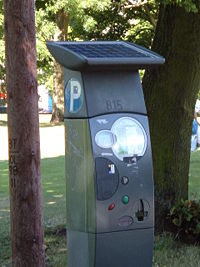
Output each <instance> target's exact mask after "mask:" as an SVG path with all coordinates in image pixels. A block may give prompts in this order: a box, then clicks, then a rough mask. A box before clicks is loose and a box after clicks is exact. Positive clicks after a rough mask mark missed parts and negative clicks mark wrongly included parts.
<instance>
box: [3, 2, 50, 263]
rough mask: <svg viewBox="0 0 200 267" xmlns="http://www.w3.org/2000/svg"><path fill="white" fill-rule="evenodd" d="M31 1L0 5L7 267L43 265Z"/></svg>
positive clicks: (36, 98)
mask: <svg viewBox="0 0 200 267" xmlns="http://www.w3.org/2000/svg"><path fill="white" fill-rule="evenodd" d="M34 3H35V1H34V0H25V1H22V0H15V1H11V0H5V1H4V10H5V11H4V12H5V42H6V87H7V97H8V135H9V175H10V210H11V238H12V266H30V267H31V266H38V267H41V266H45V255H44V245H43V242H44V234H43V223H42V191H41V171H40V141H39V118H38V94H37V71H36V70H37V66H36V40H35V14H34V13H35V12H34V11H35V7H34Z"/></svg>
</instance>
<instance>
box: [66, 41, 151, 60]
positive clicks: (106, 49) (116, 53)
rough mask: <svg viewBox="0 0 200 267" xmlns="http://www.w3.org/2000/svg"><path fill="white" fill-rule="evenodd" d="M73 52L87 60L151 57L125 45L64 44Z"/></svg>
mask: <svg viewBox="0 0 200 267" xmlns="http://www.w3.org/2000/svg"><path fill="white" fill-rule="evenodd" d="M62 46H63V47H66V48H68V49H70V50H72V51H73V52H75V53H77V54H80V55H83V56H85V57H87V58H120V57H123V58H124V57H125V58H132V57H137V58H138V57H149V56H148V55H146V54H145V53H140V52H138V51H136V50H135V49H134V48H131V47H130V48H129V47H127V46H126V45H123V44H105V43H104V44H96V43H94V44H80V43H77V44H63V45H62Z"/></svg>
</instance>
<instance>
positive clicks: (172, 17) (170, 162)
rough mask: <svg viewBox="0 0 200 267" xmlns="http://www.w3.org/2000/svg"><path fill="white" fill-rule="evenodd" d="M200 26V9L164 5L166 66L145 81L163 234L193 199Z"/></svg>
mask: <svg viewBox="0 0 200 267" xmlns="http://www.w3.org/2000/svg"><path fill="white" fill-rule="evenodd" d="M189 2H190V1H188V2H187V1H184V2H183V3H184V4H188V3H189ZM183 3H182V4H183ZM199 25H200V10H199V6H194V5H193V4H191V5H186V6H184V7H182V6H180V5H176V4H165V5H161V6H160V12H159V17H158V24H157V28H156V34H155V38H154V42H153V46H152V50H154V51H156V52H158V53H160V54H161V55H163V56H164V57H165V59H166V63H165V65H164V66H163V67H160V68H157V69H154V70H150V71H148V72H146V73H145V76H144V79H143V85H144V95H145V100H146V105H147V110H148V115H149V122H150V131H151V141H152V149H153V162H154V179H155V203H156V225H157V229H160V230H162V229H163V228H164V227H165V226H166V223H167V220H166V216H167V214H168V213H169V209H170V208H171V207H172V206H173V204H174V203H175V202H177V201H179V200H180V199H181V198H183V199H187V198H188V173H189V163H190V138H191V129H192V119H193V114H194V105H195V101H196V97H197V93H198V91H199V86H200V72H199V67H200V66H199V63H200V47H199V42H200V27H199Z"/></svg>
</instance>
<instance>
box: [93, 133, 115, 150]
mask: <svg viewBox="0 0 200 267" xmlns="http://www.w3.org/2000/svg"><path fill="white" fill-rule="evenodd" d="M95 142H96V144H97V145H98V146H100V147H102V148H111V147H112V146H113V145H114V143H115V137H114V135H113V134H112V132H111V131H109V130H102V131H100V132H98V133H97V134H96V136H95Z"/></svg>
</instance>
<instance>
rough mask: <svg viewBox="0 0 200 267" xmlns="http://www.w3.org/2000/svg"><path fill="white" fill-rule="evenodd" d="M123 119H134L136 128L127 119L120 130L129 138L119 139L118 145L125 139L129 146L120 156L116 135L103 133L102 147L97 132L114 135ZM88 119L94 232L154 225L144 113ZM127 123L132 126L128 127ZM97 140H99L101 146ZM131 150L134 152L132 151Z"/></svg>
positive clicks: (147, 131) (150, 162)
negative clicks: (93, 188) (91, 149)
mask: <svg viewBox="0 0 200 267" xmlns="http://www.w3.org/2000/svg"><path fill="white" fill-rule="evenodd" d="M123 118H126V119H127V118H128V120H130V121H133V122H136V123H137V124H138V129H135V128H134V127H132V124H126V122H125V124H124V127H125V128H124V131H123V129H119V132H120V131H121V132H122V135H123V134H124V136H126V134H127V133H128V138H130V140H129V141H128V142H127V140H120V142H121V144H123V141H124V149H125V147H126V145H127V144H129V143H130V148H129V147H127V148H126V150H127V151H128V152H127V151H126V153H124V151H122V155H123V156H119V155H117V154H116V150H115V146H116V144H117V142H118V141H117V139H119V136H117V135H116V136H115V137H114V138H113V140H112V138H110V137H108V138H107V136H106V135H103V136H102V139H103V138H104V137H105V139H106V141H105V143H106V145H107V146H104V144H105V143H104V142H103V141H102V140H101V138H100V139H99V137H98V135H99V133H102V132H103V131H106V132H107V133H108V132H111V133H113V134H114V135H115V134H116V131H115V130H116V129H114V128H116V122H118V121H120V120H123ZM89 122H90V131H91V137H92V147H93V157H94V161H95V170H96V174H95V176H96V178H95V179H96V181H95V185H96V232H97V233H106V232H112V231H124V230H131V229H141V228H151V227H153V226H154V206H153V174H152V155H151V145H150V139H149V127H148V119H147V116H143V115H137V114H128V113H125V114H112V115H104V116H98V117H95V118H92V119H90V120H89ZM113 125H114V127H113ZM128 125H129V126H131V128H130V129H129V128H128ZM134 125H135V124H133V126H134ZM120 127H121V126H120ZM139 130H140V131H141V132H139ZM126 131H127V133H126ZM106 132H105V133H106ZM139 134H140V135H141V136H139ZM131 135H132V139H131ZM142 135H143V137H142ZM97 137H98V138H97ZM126 137H127V136H126ZM139 138H140V140H139ZM142 138H144V139H142ZM107 139H108V140H107ZM125 139H126V138H125ZM97 140H101V142H103V146H101V143H100V144H99V143H98V141H97ZM138 140H139V141H138ZM141 140H143V141H141ZM109 142H110V143H109ZM134 142H135V144H136V147H139V148H140V147H141V151H142V154H141V153H138V154H137V153H135V152H137V151H138V152H140V150H139V148H137V149H136V150H134ZM138 142H139V143H138ZM142 142H144V143H145V144H144V147H142V146H141V143H142ZM109 144H110V147H109ZM138 144H139V146H138ZM130 149H133V151H135V152H133V153H132V154H131V151H129V150H130ZM123 153H124V154H123Z"/></svg>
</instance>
